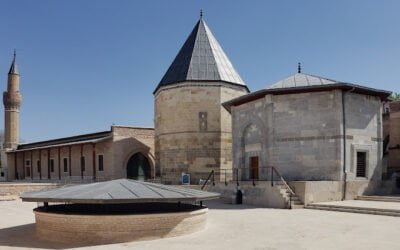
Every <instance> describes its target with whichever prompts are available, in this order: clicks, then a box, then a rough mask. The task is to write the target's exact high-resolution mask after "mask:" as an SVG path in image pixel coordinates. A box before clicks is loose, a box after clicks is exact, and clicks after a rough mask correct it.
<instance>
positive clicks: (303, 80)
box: [266, 73, 339, 89]
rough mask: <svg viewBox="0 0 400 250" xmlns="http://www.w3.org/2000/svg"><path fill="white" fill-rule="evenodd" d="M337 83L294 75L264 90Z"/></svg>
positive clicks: (316, 77) (321, 78) (303, 75)
mask: <svg viewBox="0 0 400 250" xmlns="http://www.w3.org/2000/svg"><path fill="white" fill-rule="evenodd" d="M336 83H339V82H338V81H335V80H331V79H328V78H324V77H320V76H313V75H309V74H304V73H296V74H294V75H292V76H289V77H287V78H285V79H283V80H280V81H278V82H276V83H274V84H272V85H270V86H268V87H267V88H266V89H281V88H295V87H306V86H318V85H327V84H336Z"/></svg>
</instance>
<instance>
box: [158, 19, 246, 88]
mask: <svg viewBox="0 0 400 250" xmlns="http://www.w3.org/2000/svg"><path fill="white" fill-rule="evenodd" d="M184 81H224V82H228V83H233V84H237V85H243V86H246V85H245V83H244V82H243V80H242V78H241V77H240V75H239V74H238V72H237V71H236V70H235V68H234V67H233V65H232V63H231V61H230V60H229V58H228V57H227V56H226V54H225V52H224V51H223V49H222V48H221V46H220V45H219V43H218V41H217V40H216V39H215V37H214V36H213V34H212V33H211V30H210V29H209V28H208V26H207V24H206V23H205V22H204V20H203V18H200V20H199V21H198V22H197V23H196V26H195V27H194V29H193V31H192V32H191V33H190V35H189V37H188V38H187V39H186V41H185V43H184V44H183V46H182V48H181V49H180V51H179V53H178V55H177V56H176V57H175V59H174V61H173V62H172V64H171V66H169V68H168V70H167V72H166V73H165V75H164V77H163V78H162V79H161V81H160V83H159V84H158V86H157V88H156V90H155V91H157V89H158V88H160V87H162V86H165V85H169V84H174V83H179V82H184Z"/></svg>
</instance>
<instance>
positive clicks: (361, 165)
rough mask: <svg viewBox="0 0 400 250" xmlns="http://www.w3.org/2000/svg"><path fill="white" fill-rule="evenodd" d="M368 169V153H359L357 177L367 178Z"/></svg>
mask: <svg viewBox="0 0 400 250" xmlns="http://www.w3.org/2000/svg"><path fill="white" fill-rule="evenodd" d="M366 168H367V153H366V152H357V170H356V176H357V177H366V176H367V175H366Z"/></svg>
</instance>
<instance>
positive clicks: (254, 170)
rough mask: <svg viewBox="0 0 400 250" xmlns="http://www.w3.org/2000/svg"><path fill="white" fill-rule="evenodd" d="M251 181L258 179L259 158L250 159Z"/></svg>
mask: <svg viewBox="0 0 400 250" xmlns="http://www.w3.org/2000/svg"><path fill="white" fill-rule="evenodd" d="M250 179H256V180H257V179H258V156H253V157H250Z"/></svg>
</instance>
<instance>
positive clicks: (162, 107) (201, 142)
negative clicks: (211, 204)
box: [154, 82, 247, 184]
mask: <svg viewBox="0 0 400 250" xmlns="http://www.w3.org/2000/svg"><path fill="white" fill-rule="evenodd" d="M246 92H247V91H246V90H245V89H244V88H242V87H240V88H235V87H232V86H230V85H224V84H223V83H218V82H215V83H210V82H208V83H207V82H205V83H190V82H187V83H180V84H178V85H174V86H172V87H171V86H168V87H163V88H161V89H159V90H158V91H157V93H156V94H155V115H154V119H155V149H156V165H157V166H158V168H159V171H160V173H161V176H162V179H163V181H164V182H166V183H174V184H176V183H179V182H180V178H181V174H182V173H183V172H185V173H190V174H191V181H192V183H197V182H198V181H199V179H205V178H207V175H208V174H209V173H210V171H211V170H216V169H220V168H229V169H230V168H232V153H231V141H232V139H231V138H232V137H231V136H232V135H231V119H230V115H229V113H228V112H227V111H226V110H225V109H224V108H223V107H222V106H221V103H222V102H224V101H227V100H229V99H231V98H233V97H237V96H240V95H243V94H245V93H246Z"/></svg>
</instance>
